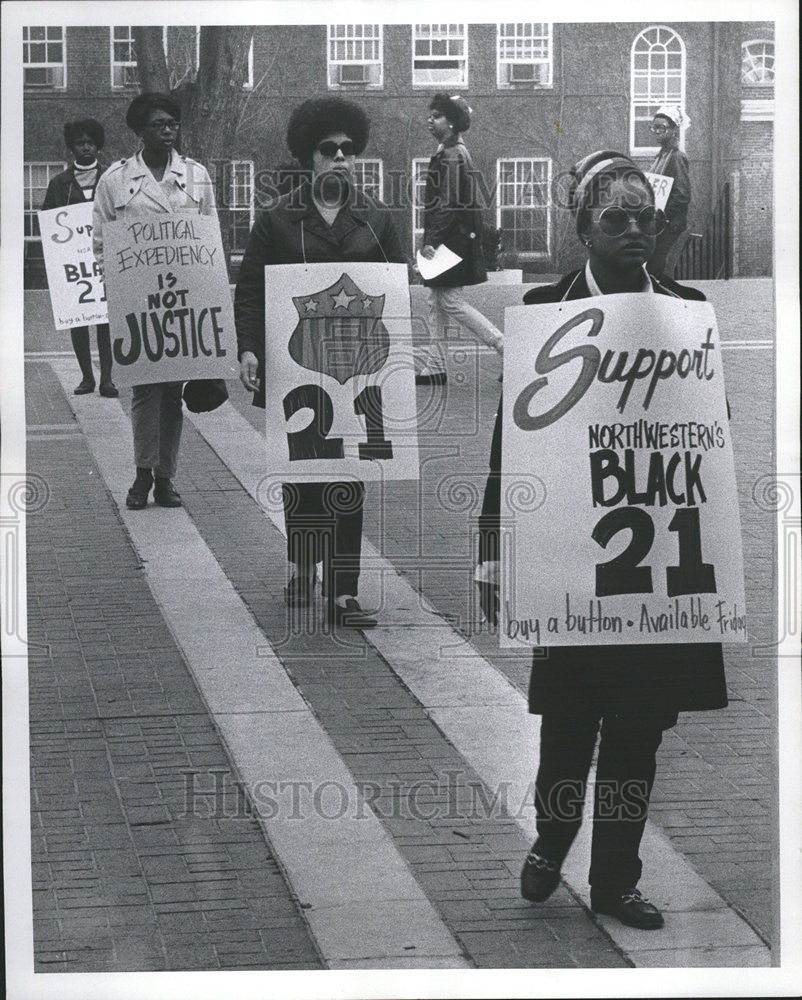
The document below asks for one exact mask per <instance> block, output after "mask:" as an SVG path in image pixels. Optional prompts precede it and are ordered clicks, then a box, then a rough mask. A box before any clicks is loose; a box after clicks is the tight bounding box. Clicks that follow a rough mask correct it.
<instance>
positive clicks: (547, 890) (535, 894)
mask: <svg viewBox="0 0 802 1000" xmlns="http://www.w3.org/2000/svg"><path fill="white" fill-rule="evenodd" d="M559 884H560V866H559V865H558V864H556V863H555V862H554V861H547V860H546V858H543V857H541V856H540V855H539V854H535V852H534V850H532V851H530V852H529V854H527V856H526V861H524V866H523V868H522V869H521V895H522V896H523V898H524V899H528V900H530V901H531V902H533V903H542V902H544V900H547V899H548V898H549V896H550V895H551V894H552V893H553V892H554V890H555V889H556V888H557V886H558V885H559Z"/></svg>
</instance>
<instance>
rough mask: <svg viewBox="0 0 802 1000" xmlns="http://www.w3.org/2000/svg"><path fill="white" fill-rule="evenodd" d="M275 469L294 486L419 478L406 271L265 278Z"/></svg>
mask: <svg viewBox="0 0 802 1000" xmlns="http://www.w3.org/2000/svg"><path fill="white" fill-rule="evenodd" d="M265 317H266V319H265V327H266V329H265V359H266V363H265V370H266V372H267V376H266V383H267V384H266V405H265V426H266V437H267V451H268V468H269V469H270V471H271V474H275V475H276V477H277V478H283V479H284V480H285V481H288V482H331V481H338V480H346V481H357V482H360V481H361V482H365V481H374V480H384V479H417V478H418V432H417V407H416V401H415V382H414V376H415V372H414V358H413V351H412V333H411V324H410V305H409V283H408V276H407V269H406V266H405V265H404V264H379V263H336V264H310V265H306V264H283V265H275V266H268V267H266V268H265Z"/></svg>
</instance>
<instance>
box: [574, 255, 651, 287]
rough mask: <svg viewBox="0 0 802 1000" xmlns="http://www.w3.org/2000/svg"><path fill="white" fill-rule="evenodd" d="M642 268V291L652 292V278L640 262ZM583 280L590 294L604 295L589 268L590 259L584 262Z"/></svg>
mask: <svg viewBox="0 0 802 1000" xmlns="http://www.w3.org/2000/svg"><path fill="white" fill-rule="evenodd" d="M641 267H642V268H643V288H641V291H642V292H648V293H650V294H654V288H653V287H652V280H651V278H650V277H649V273H648V271H647V270H646V265H645V264H641ZM585 281H586V282H587V286H588V291H589V292H590V294H591V295H604V294H605V293H604V292H603V291H602V290H601V288H599V286H598V283H597V282H596V279H595V278H594V277H593V272H592V271H591V269H590V261H586V262H585Z"/></svg>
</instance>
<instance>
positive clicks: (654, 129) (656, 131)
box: [649, 125, 671, 135]
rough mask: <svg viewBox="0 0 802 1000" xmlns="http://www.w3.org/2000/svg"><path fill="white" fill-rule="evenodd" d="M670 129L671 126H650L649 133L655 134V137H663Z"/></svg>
mask: <svg viewBox="0 0 802 1000" xmlns="http://www.w3.org/2000/svg"><path fill="white" fill-rule="evenodd" d="M670 128H671V126H670V125H650V126H649V131H650V132H654V134H655V135H663V133H665V132H668V130H669V129H670Z"/></svg>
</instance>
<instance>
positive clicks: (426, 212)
mask: <svg viewBox="0 0 802 1000" xmlns="http://www.w3.org/2000/svg"><path fill="white" fill-rule="evenodd" d="M470 126H471V109H470V108H469V107H468V102H467V101H466V100H465V98H464V97H459V96H455V97H449V96H448V94H435V95H434V97H433V98H432V99H431V101H430V102H429V118H428V128H429V132H430V133H431V135H432V137H433V138H434V139H435V141H436V142H437V143H438V147H437V152H436V153H435V154H434V156H433V157H432V158H431V160H430V161H429V170H428V173H427V175H426V193H425V196H424V208H423V247H422V249H421V254H422V256H423V257H425V258H427V260H431V258H432V257H434V253H435V250H437V248H438V247H439V246H440V245H441V244H445V245H446V246H447V247H448V248H449V250H452V251H453V252H454V253H455V254H457V255H458V256H459V257H461V258H462V260H461V261H460V262H459V263H458V264H455V265H454V267H452V268H450V269H449V270H448V271H445V272H444V273H443V274H438V275H437V276H436V277H434V278H430V279H429V280H428V281H424V284H425V285H427V286H428V288H429V340H430V345H429V352H428V354H427V357H426V360H425V363H424V368H423V369H422V371H421V372H420V373H419V374H418V376H417V378H416V379H415V381H416V382H417V384H418V385H436V384H442V383H444V382H445V381H446V370H445V359H444V358H443V355H442V346H441V345H442V344H443V343H444V342H445V334H446V324H447V322H448V319H449V317H450V318H451V319H452V321H454V322H455V323H457V324H459V325H461V326H464V327H466V328H467V329H468V330H471V331H472V332H473V333H475V334H476V336H477V337H479V339H480V340H481V341H482V342H483V343H485V344H487V345H488V346H490V347H493V348H494V349H495V350H497V351H499V352H501V350H502V346H503V343H504V338H503V336H502V334H501V331H500V330H498V329H496V327H495V326H494V325H493V324H492V323H491V322H490V320H489V319H487V317H486V316H484V315H483V314H482V313H480V312H479V310H478V309H474V308H473V306H471V305H468V303H467V302H466V301H465V296H464V295H463V293H462V288H463V286H464V285H479V284H481V283H482V282H484V281H487V271H486V270H485V266H484V262H483V260H482V213H481V209H480V206H479V203H478V198H477V192H476V190H475V184H474V168H473V163H472V162H471V157H470V154H469V153H468V150H467V148H466V146H465V143H464V142H463V141H462V133H463V132H467V130H468V129H469V128H470Z"/></svg>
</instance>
